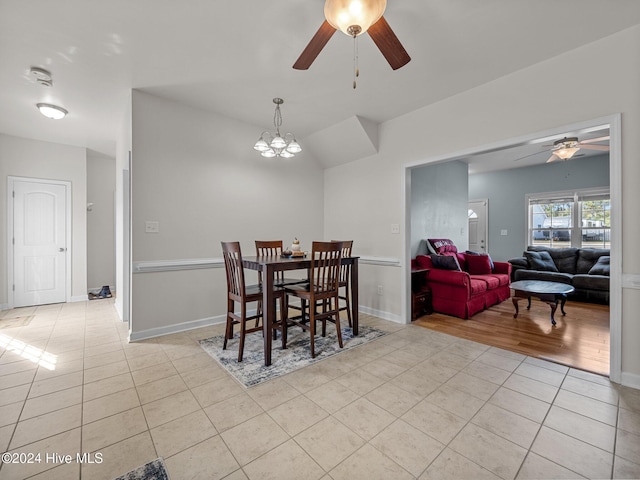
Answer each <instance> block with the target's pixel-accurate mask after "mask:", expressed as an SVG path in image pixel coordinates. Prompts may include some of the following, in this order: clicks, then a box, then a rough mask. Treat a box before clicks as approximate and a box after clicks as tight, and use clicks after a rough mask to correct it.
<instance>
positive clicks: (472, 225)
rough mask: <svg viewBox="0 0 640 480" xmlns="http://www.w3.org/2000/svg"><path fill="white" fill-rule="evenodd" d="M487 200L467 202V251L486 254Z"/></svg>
mask: <svg viewBox="0 0 640 480" xmlns="http://www.w3.org/2000/svg"><path fill="white" fill-rule="evenodd" d="M487 205H488V202H487V200H474V201H472V202H469V250H471V251H472V252H482V253H486V252H487Z"/></svg>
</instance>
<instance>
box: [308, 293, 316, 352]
mask: <svg viewBox="0 0 640 480" xmlns="http://www.w3.org/2000/svg"><path fill="white" fill-rule="evenodd" d="M312 307H313V309H312ZM315 311H316V308H315V305H311V304H309V332H310V334H311V358H316V348H315V347H316V345H315V340H316V338H315V337H316V315H315Z"/></svg>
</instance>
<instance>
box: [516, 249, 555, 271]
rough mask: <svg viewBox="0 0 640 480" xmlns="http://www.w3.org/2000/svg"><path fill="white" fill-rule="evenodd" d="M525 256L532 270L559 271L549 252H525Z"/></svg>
mask: <svg viewBox="0 0 640 480" xmlns="http://www.w3.org/2000/svg"><path fill="white" fill-rule="evenodd" d="M523 255H524V256H525V257H526V258H527V263H528V264H529V269H531V270H539V271H541V272H557V271H558V268H557V267H556V264H555V263H553V258H551V255H549V252H524V254H523Z"/></svg>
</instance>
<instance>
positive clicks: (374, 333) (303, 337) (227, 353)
mask: <svg viewBox="0 0 640 480" xmlns="http://www.w3.org/2000/svg"><path fill="white" fill-rule="evenodd" d="M318 326H319V325H318ZM330 327H331V325H327V336H326V337H322V336H320V335H316V342H315V350H316V358H311V347H310V342H311V339H310V336H309V332H303V331H302V329H300V328H297V327H292V328H290V329H289V332H288V336H287V348H286V349H285V350H282V348H280V347H281V341H280V340H279V339H278V340H273V349H272V351H271V365H270V366H268V367H265V366H264V353H263V352H264V343H263V340H262V335H260V333H253V334H250V335H247V337H246V338H245V344H244V354H243V358H242V362H240V363H238V344H239V336H238V334H237V333H236V335H235V336H234V338H232V339H230V340H229V341H228V342H227V349H226V350H223V349H222V343H223V342H224V336H223V335H219V336H216V337H211V338H205V339H203V340H200V346H201V347H202V348H203V349H204V351H205V352H207V353H208V354H209V355H211V356H212V357H213V358H215V359H216V360H217V361H218V362H219V363H220V365H222V366H223V367H224V368H225V369H226V370H227V371H228V372H229V373H230V374H231V375H233V376H234V377H235V378H236V379H237V380H238V381H239V382H240V383H242V384H243V385H244V386H246V387H251V386H253V385H258V384H259V383H262V382H265V381H267V380H272V379H274V378H276V377H279V376H280V375H285V374H287V373H291V372H293V371H295V370H298V369H299V368H302V367H306V366H307V365H311V364H313V363H316V362H319V361H321V360H324V359H325V358H328V357H331V356H332V355H336V354H338V353H341V352H344V351H346V350H349V349H352V348H354V347H357V346H360V345H364V344H365V343H368V342H370V341H371V340H375V339H376V338H379V337H381V336H383V335H386V333H387V332H384V331H382V330H378V329H377V328H373V327H368V326H363V325H361V326H360V327H359V334H358V336H357V337H354V336H353V334H352V332H351V328H343V329H342V343H343V345H344V348H340V346H339V345H338V339H337V337H336V330H335V327H334V328H333V330H332V329H331V328H330Z"/></svg>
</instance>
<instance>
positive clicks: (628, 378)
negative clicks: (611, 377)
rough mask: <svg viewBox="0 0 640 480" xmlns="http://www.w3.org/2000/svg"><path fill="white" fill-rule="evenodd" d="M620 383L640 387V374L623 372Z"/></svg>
mask: <svg viewBox="0 0 640 480" xmlns="http://www.w3.org/2000/svg"><path fill="white" fill-rule="evenodd" d="M620 384H621V385H624V386H625V387H631V388H636V389H640V375H638V374H636V373H629V372H622V374H621V375H620Z"/></svg>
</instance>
